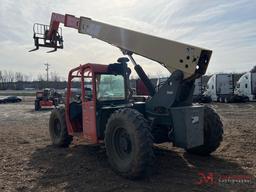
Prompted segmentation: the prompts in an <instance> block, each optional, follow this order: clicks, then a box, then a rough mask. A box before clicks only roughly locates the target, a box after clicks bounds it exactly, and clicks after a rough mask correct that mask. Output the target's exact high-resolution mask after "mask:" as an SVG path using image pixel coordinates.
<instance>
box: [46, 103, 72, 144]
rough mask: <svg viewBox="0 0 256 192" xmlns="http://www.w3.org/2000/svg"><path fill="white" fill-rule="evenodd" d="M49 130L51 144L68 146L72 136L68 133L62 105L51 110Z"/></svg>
mask: <svg viewBox="0 0 256 192" xmlns="http://www.w3.org/2000/svg"><path fill="white" fill-rule="evenodd" d="M49 132H50V137H51V140H52V144H53V145H55V146H58V147H68V146H69V145H70V143H71V142H72V136H70V135H68V130H67V125H66V119H65V109H64V107H60V108H55V109H53V110H52V113H51V116H50V120H49Z"/></svg>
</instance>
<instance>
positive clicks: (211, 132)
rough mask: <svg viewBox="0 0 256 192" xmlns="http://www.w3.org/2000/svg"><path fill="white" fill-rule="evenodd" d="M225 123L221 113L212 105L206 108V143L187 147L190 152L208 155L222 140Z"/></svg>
mask: <svg viewBox="0 0 256 192" xmlns="http://www.w3.org/2000/svg"><path fill="white" fill-rule="evenodd" d="M222 135H223V125H222V122H221V120H220V117H219V115H218V114H217V113H216V112H215V111H214V110H213V109H212V108H210V107H205V110H204V144H203V145H202V146H199V147H194V148H191V149H186V151H187V152H188V153H192V154H196V155H201V156H206V155H210V154H211V153H212V152H214V151H215V150H216V149H217V148H218V147H219V146H220V143H221V141H222Z"/></svg>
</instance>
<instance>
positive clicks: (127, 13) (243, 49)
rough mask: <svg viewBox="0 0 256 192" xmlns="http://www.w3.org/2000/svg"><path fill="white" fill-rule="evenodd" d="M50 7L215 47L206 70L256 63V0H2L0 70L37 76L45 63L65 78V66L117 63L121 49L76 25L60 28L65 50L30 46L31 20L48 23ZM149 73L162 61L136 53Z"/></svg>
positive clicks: (159, 71) (156, 72)
mask: <svg viewBox="0 0 256 192" xmlns="http://www.w3.org/2000/svg"><path fill="white" fill-rule="evenodd" d="M51 12H58V13H61V14H65V13H69V14H73V15H75V16H85V17H91V18H92V19H94V20H99V21H103V22H106V23H109V24H113V25H118V26H123V27H126V28H129V29H133V30H136V31H141V32H145V33H149V34H152V35H156V36H160V37H164V38H168V39H171V40H176V41H181V42H184V43H189V44H192V45H195V46H199V47H205V48H209V49H211V50H213V55H212V59H211V61H210V64H209V68H208V70H207V73H210V74H212V73H215V72H246V71H248V70H250V69H251V68H252V67H253V66H254V65H256V61H255V60H256V59H255V55H256V53H255V52H256V1H255V0H236V1H226V0H223V1H219V0H215V1H210V0H209V1H206V0H157V1H156V0H129V1H124V0H94V1H89V0H87V1H86V0H83V1H82V0H81V1H78V0H76V1H75V0H73V1H71V0H66V1H64V0H55V1H54V0H43V1H42V0H41V1H39V0H33V1H32V0H0V26H1V28H0V46H1V47H0V70H12V71H20V72H24V73H27V74H30V75H31V76H34V77H36V76H37V74H39V73H44V66H43V64H44V63H46V62H48V63H49V64H50V65H51V66H50V70H51V71H52V72H53V71H56V72H58V73H59V75H61V76H63V77H66V76H67V73H68V71H69V69H71V68H72V67H76V66H78V65H79V64H83V63H87V62H92V63H103V64H108V63H111V62H115V61H116V59H117V58H118V57H119V56H122V55H121V53H120V51H119V50H118V49H117V48H115V47H112V46H110V45H108V44H106V43H104V42H101V41H98V40H95V39H92V38H90V37H89V36H86V35H81V34H78V33H77V31H76V30H74V29H68V28H64V29H63V36H64V46H65V48H64V49H63V50H60V51H57V52H56V53H52V54H47V53H46V51H48V50H47V49H43V48H42V49H41V50H39V51H37V52H32V53H28V51H29V50H30V49H32V48H33V39H32V36H33V33H32V26H33V23H35V22H38V23H43V24H49V21H50V16H51ZM139 61H140V62H141V64H142V65H143V67H144V68H145V69H146V71H147V73H150V74H151V75H159V74H163V73H165V70H164V69H162V68H161V66H160V65H158V64H154V63H150V62H148V61H146V60H142V59H140V58H139Z"/></svg>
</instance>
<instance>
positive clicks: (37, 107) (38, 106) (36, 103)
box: [35, 100, 41, 111]
mask: <svg viewBox="0 0 256 192" xmlns="http://www.w3.org/2000/svg"><path fill="white" fill-rule="evenodd" d="M40 109H41V107H40V103H39V100H35V111H39V110H40Z"/></svg>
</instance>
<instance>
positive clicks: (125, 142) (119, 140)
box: [112, 128, 132, 160]
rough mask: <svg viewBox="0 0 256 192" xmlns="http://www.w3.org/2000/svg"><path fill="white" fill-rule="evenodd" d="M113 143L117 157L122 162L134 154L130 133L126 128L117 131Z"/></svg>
mask: <svg viewBox="0 0 256 192" xmlns="http://www.w3.org/2000/svg"><path fill="white" fill-rule="evenodd" d="M112 141H113V147H114V150H115V152H116V154H117V156H118V157H119V158H120V159H122V160H124V159H129V157H130V155H131V152H132V142H131V139H130V136H129V134H128V132H127V131H126V130H125V129H124V128H118V129H116V131H115V133H114V137H113V140H112Z"/></svg>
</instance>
